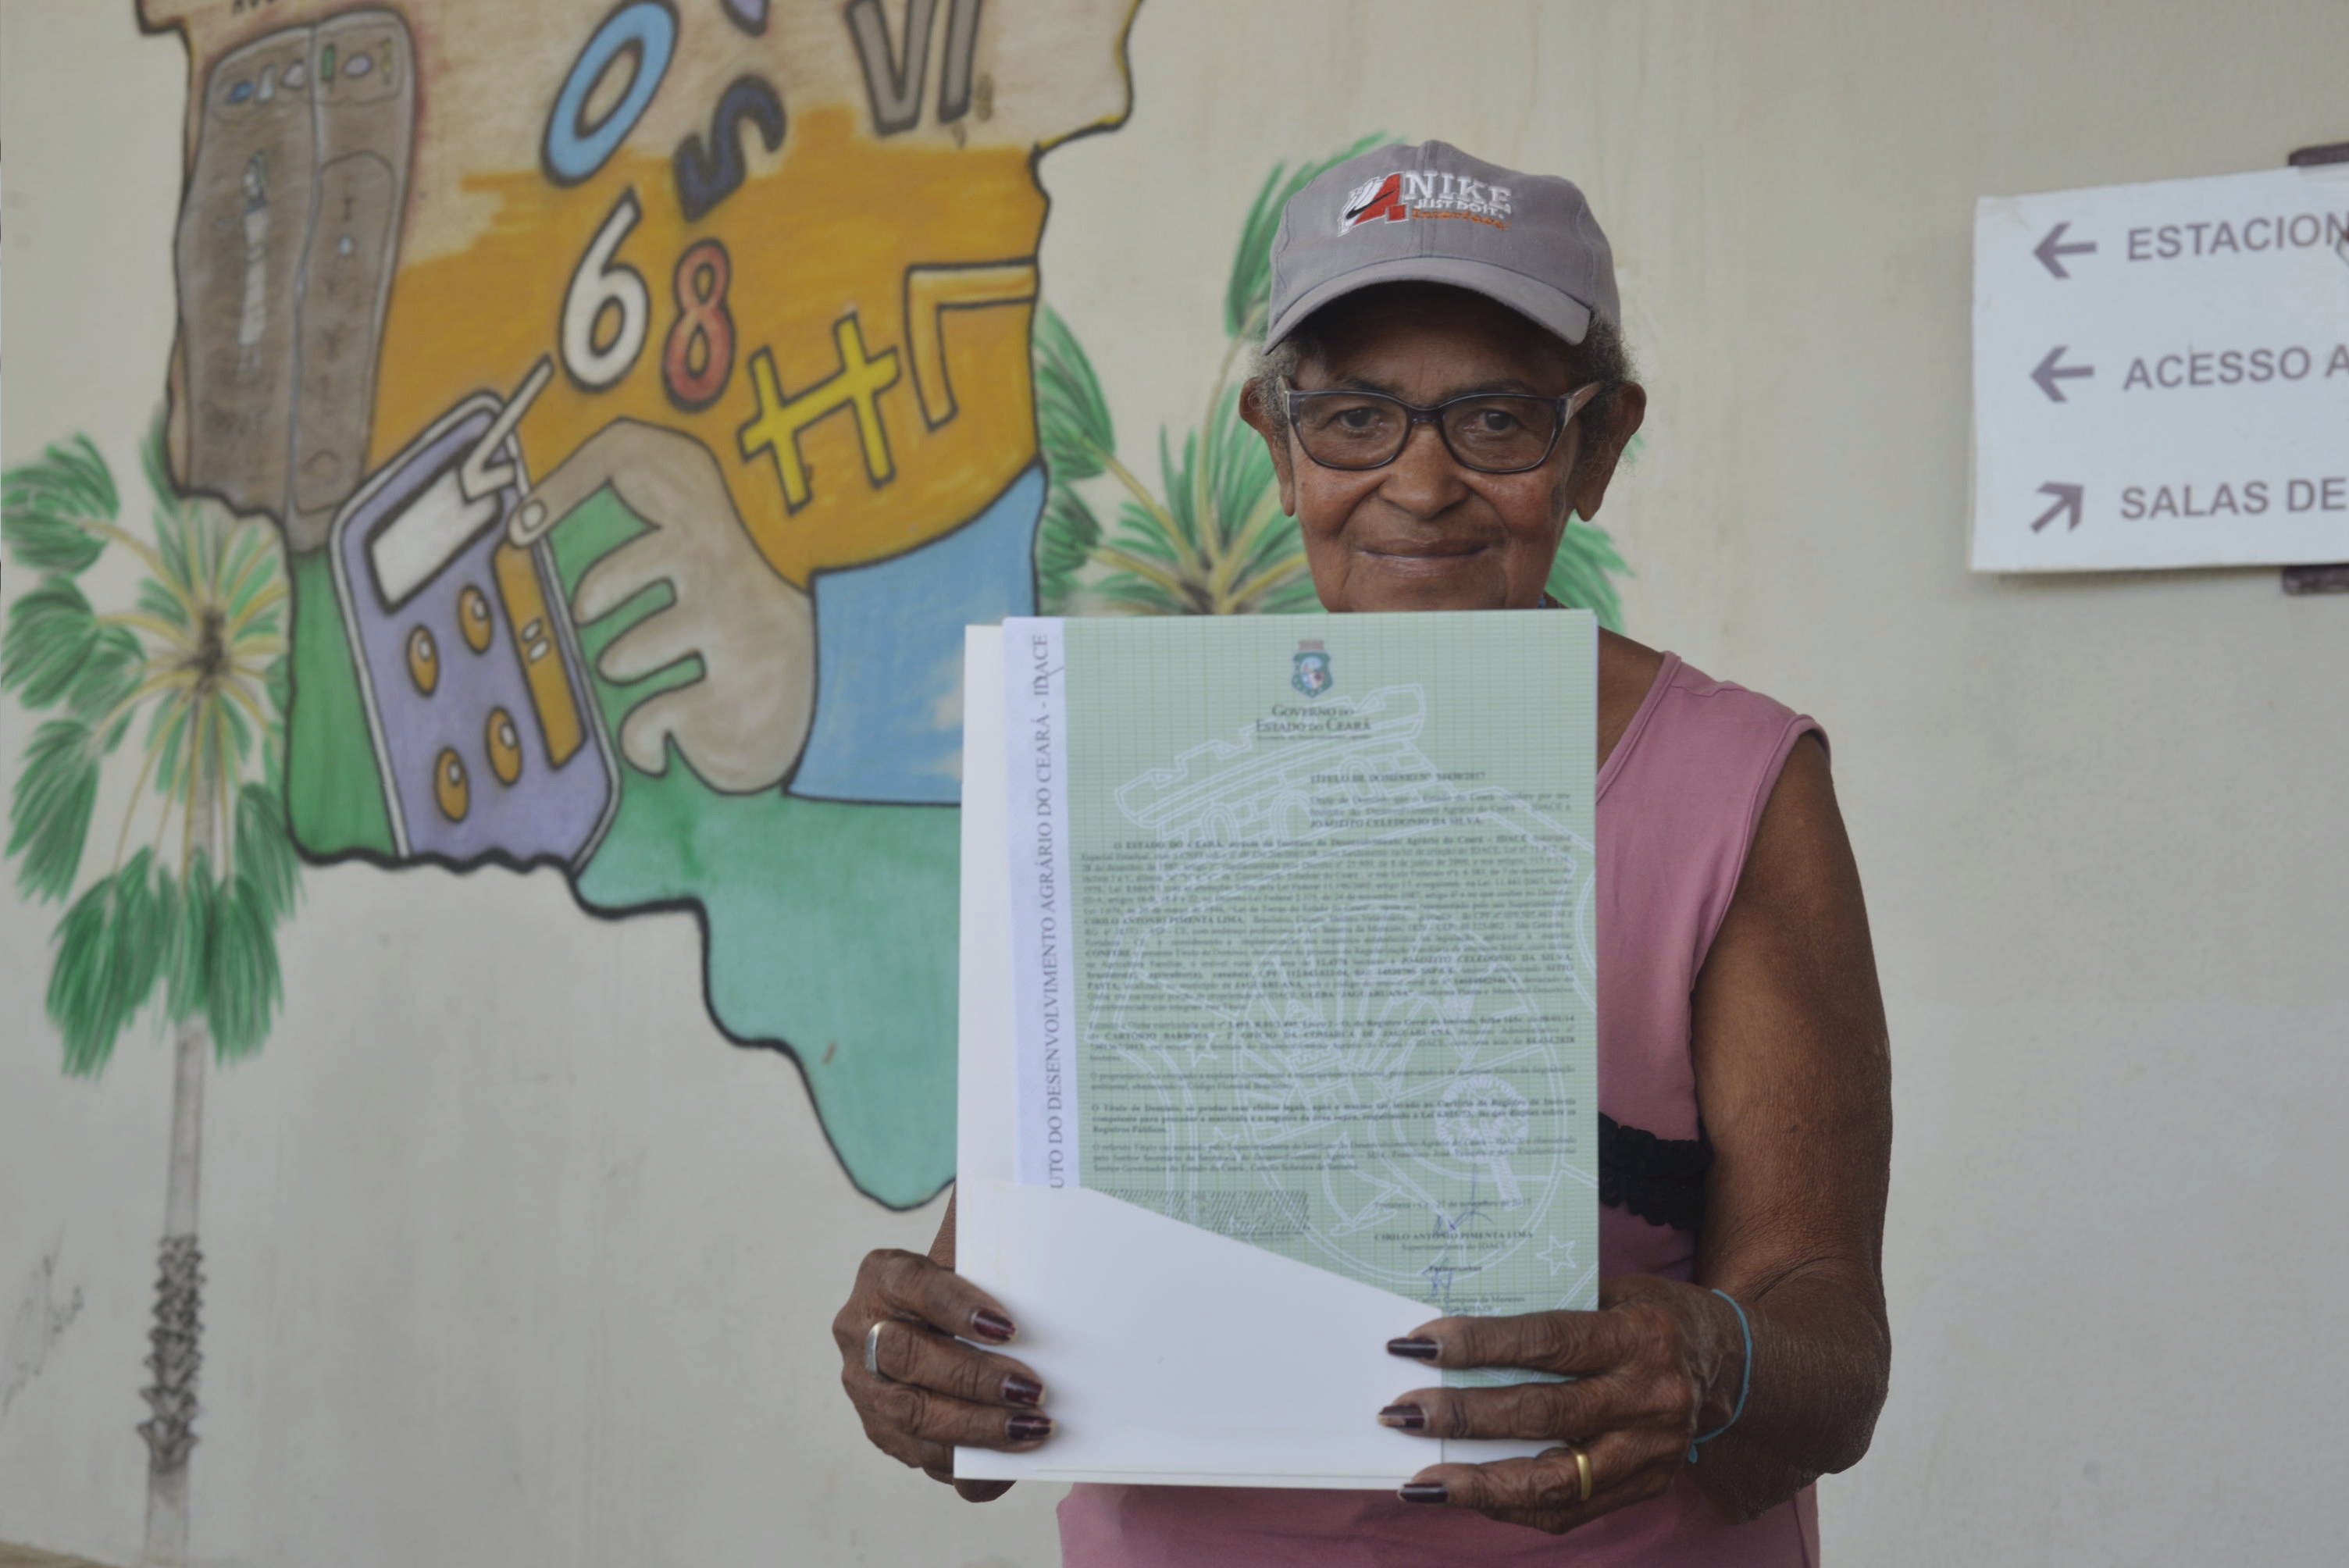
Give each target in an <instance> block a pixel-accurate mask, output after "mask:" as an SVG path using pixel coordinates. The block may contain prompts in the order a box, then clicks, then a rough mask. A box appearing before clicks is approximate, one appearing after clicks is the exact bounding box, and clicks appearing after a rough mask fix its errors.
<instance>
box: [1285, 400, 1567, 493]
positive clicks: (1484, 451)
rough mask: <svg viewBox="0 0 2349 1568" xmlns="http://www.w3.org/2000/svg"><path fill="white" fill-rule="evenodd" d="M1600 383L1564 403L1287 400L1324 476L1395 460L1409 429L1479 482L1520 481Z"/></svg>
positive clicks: (1544, 459)
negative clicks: (1483, 478)
mask: <svg viewBox="0 0 2349 1568" xmlns="http://www.w3.org/2000/svg"><path fill="white" fill-rule="evenodd" d="M1601 385H1603V384H1602V383H1600V382H1597V381H1593V382H1591V383H1590V384H1589V385H1588V386H1587V387H1577V388H1576V389H1575V390H1573V391H1571V392H1569V393H1568V394H1567V395H1566V396H1565V397H1533V396H1531V395H1529V394H1525V393H1516V392H1476V393H1471V394H1470V395H1468V396H1467V397H1453V398H1449V399H1447V400H1446V401H1444V402H1442V403H1435V404H1419V403H1406V402H1404V401H1403V400H1402V398H1400V397H1388V396H1387V395H1386V394H1385V393H1383V392H1350V391H1334V392H1291V393H1289V394H1288V423H1289V428H1291V429H1294V430H1295V431H1296V432H1297V439H1298V444H1299V445H1300V446H1302V447H1303V448H1304V449H1305V455H1306V456H1307V457H1309V458H1311V459H1313V460H1314V461H1315V462H1317V463H1319V464H1320V465H1321V466H1322V467H1323V468H1325V469H1382V468H1384V467H1386V466H1387V465H1388V464H1389V463H1391V462H1393V461H1394V460H1395V459H1397V458H1399V457H1401V456H1402V449H1403V447H1404V446H1405V444H1406V443H1408V442H1409V441H1410V439H1411V432H1412V428H1413V426H1415V425H1422V424H1427V425H1433V426H1434V427H1435V430H1436V434H1437V435H1439V436H1440V437H1442V438H1443V440H1444V450H1445V451H1447V452H1450V453H1451V454H1452V459H1453V461H1454V462H1456V463H1458V464H1459V465H1460V466H1461V467H1462V468H1464V469H1475V470H1476V471H1477V472H1478V473H1480V474H1521V473H1523V472H1525V471H1526V469H1537V468H1539V467H1541V466H1542V465H1543V464H1544V463H1546V462H1547V461H1549V455H1550V453H1552V452H1554V451H1556V450H1557V442H1558V438H1559V437H1560V436H1561V435H1563V434H1564V433H1565V431H1566V428H1567V426H1568V424H1570V423H1572V422H1573V419H1574V417H1575V415H1577V414H1578V413H1580V412H1581V411H1582V406H1583V405H1584V404H1585V403H1587V402H1588V401H1589V400H1590V398H1591V396H1592V395H1593V394H1595V393H1596V392H1598V390H1599V387H1600V386H1601Z"/></svg>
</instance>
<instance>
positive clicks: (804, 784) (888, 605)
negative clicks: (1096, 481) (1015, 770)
mask: <svg viewBox="0 0 2349 1568" xmlns="http://www.w3.org/2000/svg"><path fill="white" fill-rule="evenodd" d="M1043 508H1044V470H1043V468H1042V466H1041V465H1033V466H1030V468H1028V469H1026V470H1025V471H1023V472H1022V473H1021V474H1020V475H1019V478H1018V479H1016V480H1012V481H1011V484H1010V486H1009V488H1008V489H1006V490H1004V492H1003V493H1002V494H1001V495H999V496H998V497H997V498H996V499H995V500H994V501H993V502H991V503H990V504H989V505H988V508H987V510H986V511H982V512H980V513H979V514H978V516H977V517H975V518H973V519H972V520H971V521H968V522H967V523H965V524H963V525H962V526H961V527H960V528H958V529H957V530H955V531H953V532H952V533H949V534H947V535H946V536H945V537H944V538H942V539H939V540H936V541H935V542H931V543H929V544H926V545H924V546H922V547H921V548H920V549H919V550H914V551H909V552H906V553H905V554H904V555H900V556H897V557H895V559H894V560H889V561H884V562H878V563H876V564H874V565H872V566H859V567H855V568H853V569H851V570H848V571H844V572H825V573H818V574H817V576H816V579H815V626H816V706H815V724H814V727H813V728H812V730H811V731H810V733H809V735H808V743H807V750H806V752H805V754H804V755H803V756H802V758H801V759H800V769H799V772H798V774H797V775H796V776H795V777H794V778H793V779H792V794H794V795H800V796H804V797H807V798H809V799H819V800H877V801H887V802H891V803H903V804H906V805H938V806H951V805H954V804H956V803H957V802H958V801H960V800H961V799H962V629H963V628H964V627H965V626H967V625H981V624H986V625H992V624H995V623H996V622H999V621H1000V620H1002V619H1003V617H1004V616H1006V615H1032V614H1035V613H1036V586H1035V574H1034V571H1033V566H1032V562H1033V559H1034V550H1035V541H1036V521H1037V518H1038V517H1039V516H1040V514H1041V512H1042V511H1043Z"/></svg>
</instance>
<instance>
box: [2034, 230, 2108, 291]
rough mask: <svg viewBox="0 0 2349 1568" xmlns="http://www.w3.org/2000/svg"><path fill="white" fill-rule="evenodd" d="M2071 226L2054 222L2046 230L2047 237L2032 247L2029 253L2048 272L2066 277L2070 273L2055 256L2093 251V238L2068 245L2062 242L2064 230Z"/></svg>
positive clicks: (2076, 254) (2091, 253) (2077, 254)
mask: <svg viewBox="0 0 2349 1568" xmlns="http://www.w3.org/2000/svg"><path fill="white" fill-rule="evenodd" d="M2071 227H2072V225H2071V224H2069V223H2058V224H2056V225H2055V226H2054V228H2052V229H2050V230H2048V231H2047V237H2046V238H2045V239H2044V240H2042V241H2040V242H2039V243H2038V244H2037V245H2036V246H2035V247H2033V250H2032V254H2033V255H2034V256H2037V257H2038V258H2039V264H2040V265H2041V266H2043V267H2045V268H2046V269H2047V270H2048V271H2049V272H2051V273H2054V274H2055V275H2056V276H2057V277H2059V278H2068V277H2070V276H2071V275H2072V274H2071V273H2068V272H2066V271H2065V270H2064V263H2062V262H2061V261H2060V260H2058V259H2057V258H2059V257H2062V256H2081V255H2093V254H2095V249H2096V242H2095V241H2094V240H2081V241H2078V242H2075V243H2073V244H2069V245H2066V244H2064V243H2063V239H2064V232H2065V231H2066V230H2068V229H2070V228H2071Z"/></svg>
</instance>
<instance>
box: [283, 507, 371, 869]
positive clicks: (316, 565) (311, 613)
mask: <svg viewBox="0 0 2349 1568" xmlns="http://www.w3.org/2000/svg"><path fill="white" fill-rule="evenodd" d="M290 564H291V566H292V569H293V576H294V703H293V710H292V712H291V713H290V714H289V715H288V716H287V718H286V742H285V744H286V761H287V766H286V770H285V774H286V782H285V805H286V812H287V815H288V816H290V817H291V818H292V819H293V826H294V841H295V843H297V844H299V845H300V846H301V847H302V848H303V850H304V851H306V852H307V853H310V854H313V855H318V856H322V857H324V856H332V855H347V854H357V853H363V854H373V855H383V856H387V857H388V856H389V855H390V854H391V853H392V841H391V816H390V813H389V811H388V810H387V808H386V807H385V804H384V799H383V776H382V775H381V774H380V773H378V771H377V770H376V762H375V741H374V738H373V737H372V736H370V735H369V734H368V731H367V706H366V703H365V701H364V699H363V698H362V697H361V696H360V695H359V677H358V666H357V665H355V664H353V663H352V661H351V643H350V636H349V634H347V632H346V631H345V630H344V627H343V612H342V606H341V605H340V604H338V603H336V600H335V573H334V568H333V567H332V566H331V565H329V564H328V562H327V560H326V552H325V551H323V550H316V551H312V552H309V553H308V554H306V555H295V556H292V557H291V558H290Z"/></svg>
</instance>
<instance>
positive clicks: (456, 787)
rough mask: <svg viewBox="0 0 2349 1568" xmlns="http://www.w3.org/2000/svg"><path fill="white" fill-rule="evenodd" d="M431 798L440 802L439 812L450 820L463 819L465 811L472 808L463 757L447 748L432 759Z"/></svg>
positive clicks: (470, 788) (469, 786)
mask: <svg viewBox="0 0 2349 1568" xmlns="http://www.w3.org/2000/svg"><path fill="white" fill-rule="evenodd" d="M432 798H433V799H435V800H437V801H439V802H440V814H441V815H442V816H444V817H446V818H448V819H449V820H450V821H452V822H461V821H463V820H465V813H466V812H468V811H470V810H472V809H473V791H472V787H471V784H469V783H468V782H467V781H466V779H465V763H464V759H463V758H460V757H459V756H458V755H457V754H456V752H454V751H453V750H450V749H448V748H442V749H441V752H440V756H439V757H436V758H433V760H432Z"/></svg>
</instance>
